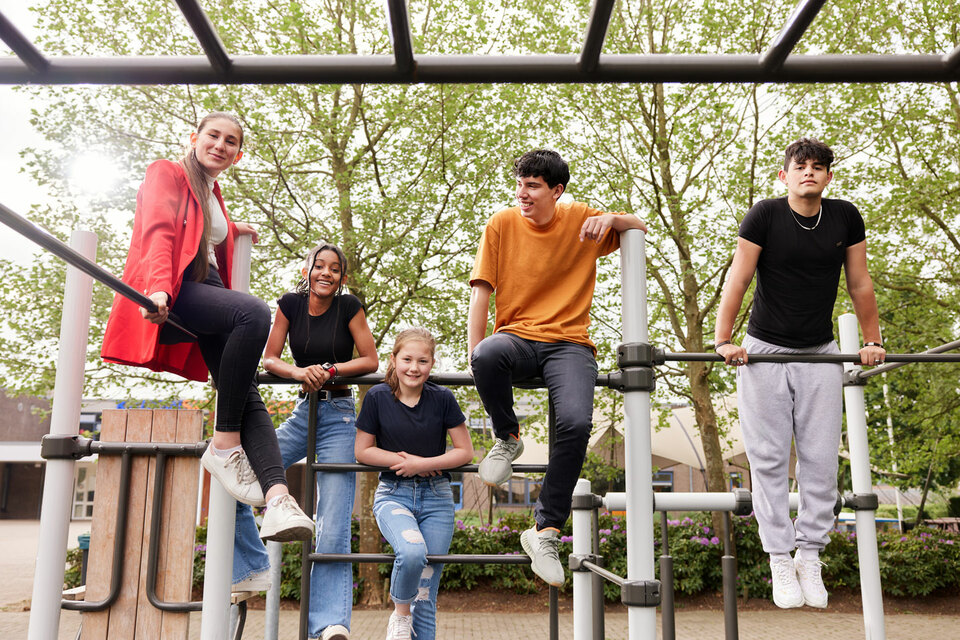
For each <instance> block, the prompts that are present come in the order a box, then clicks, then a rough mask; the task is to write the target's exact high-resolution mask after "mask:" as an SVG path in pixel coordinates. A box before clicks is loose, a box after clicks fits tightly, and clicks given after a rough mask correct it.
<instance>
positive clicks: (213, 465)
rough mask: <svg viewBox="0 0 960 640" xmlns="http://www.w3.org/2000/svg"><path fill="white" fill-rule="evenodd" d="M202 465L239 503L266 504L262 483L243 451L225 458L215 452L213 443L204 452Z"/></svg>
mask: <svg viewBox="0 0 960 640" xmlns="http://www.w3.org/2000/svg"><path fill="white" fill-rule="evenodd" d="M200 464H202V465H203V468H204V469H206V470H207V471H209V472H210V475H211V476H213V477H214V478H216V479H217V480H218V481H219V482H220V484H221V485H223V488H224V489H226V490H227V493H229V494H230V495H231V496H233V498H234V499H235V500H237V501H238V502H243V503H246V504H249V505H253V506H254V507H262V506H263V505H264V504H265V503H264V501H263V490H262V489H261V488H260V481H259V480H257V474H255V473H254V472H253V468H251V467H250V461H249V460H247V455H246V454H245V453H244V452H243V450H242V449H241V450H240V451H234V452H233V453H231V454H230V455H229V456H227V457H226V458H223V457H220V456H218V455H217V454H215V453H214V452H213V443H212V442H211V443H210V444H208V445H207V450H206V451H204V452H203V456H202V457H201V458H200Z"/></svg>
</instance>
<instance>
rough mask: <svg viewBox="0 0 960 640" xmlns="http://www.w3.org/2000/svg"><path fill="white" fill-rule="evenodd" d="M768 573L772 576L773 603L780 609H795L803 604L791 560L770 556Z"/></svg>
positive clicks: (801, 593)
mask: <svg viewBox="0 0 960 640" xmlns="http://www.w3.org/2000/svg"><path fill="white" fill-rule="evenodd" d="M770 575H771V576H772V577H773V604H775V605H777V606H778V607H780V608H781V609H795V608H797V607H802V606H803V592H801V591H800V583H799V582H798V581H797V571H796V569H795V568H794V566H793V560H792V559H791V558H790V557H789V556H787V557H786V558H773V557H771V558H770Z"/></svg>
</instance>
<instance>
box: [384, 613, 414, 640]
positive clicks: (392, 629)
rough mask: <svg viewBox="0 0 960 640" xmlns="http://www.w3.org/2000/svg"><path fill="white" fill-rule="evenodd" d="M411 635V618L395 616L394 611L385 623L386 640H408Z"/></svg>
mask: <svg viewBox="0 0 960 640" xmlns="http://www.w3.org/2000/svg"><path fill="white" fill-rule="evenodd" d="M412 633H413V616H412V615H410V616H401V615H397V612H396V611H394V612H393V613H391V614H390V621H389V622H387V640H410V634H412Z"/></svg>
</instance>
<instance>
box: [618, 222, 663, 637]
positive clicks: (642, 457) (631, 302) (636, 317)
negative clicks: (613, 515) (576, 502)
mask: <svg viewBox="0 0 960 640" xmlns="http://www.w3.org/2000/svg"><path fill="white" fill-rule="evenodd" d="M644 238H645V235H644V233H643V232H642V231H640V230H639V229H630V230H628V231H624V232H623V233H621V234H620V268H621V271H622V282H621V287H622V295H623V341H624V342H649V341H650V334H649V332H648V330H647V263H646V255H645V252H644V246H643V243H644ZM623 404H624V412H625V413H626V420H625V433H624V458H625V468H626V486H627V579H628V580H653V579H654V572H653V562H654V554H653V478H652V475H653V462H652V460H651V445H650V392H649V391H627V392H626V393H624V400H623ZM627 622H628V625H629V634H628V637H629V639H630V640H651V639H653V638H655V637H656V633H657V609H656V607H629V608H628V610H627Z"/></svg>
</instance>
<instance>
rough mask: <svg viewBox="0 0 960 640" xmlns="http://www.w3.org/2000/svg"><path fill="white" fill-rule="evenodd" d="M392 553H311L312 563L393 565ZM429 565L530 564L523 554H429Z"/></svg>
mask: <svg viewBox="0 0 960 640" xmlns="http://www.w3.org/2000/svg"><path fill="white" fill-rule="evenodd" d="M393 559H394V555H393V554H392V553H311V554H310V561H311V562H325V563H329V562H352V563H360V564H371V563H373V564H392V563H393ZM427 563H428V564H437V563H442V564H530V558H529V557H527V556H526V555H523V554H492V553H490V554H482V553H480V554H469V553H468V554H457V553H450V554H427Z"/></svg>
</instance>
